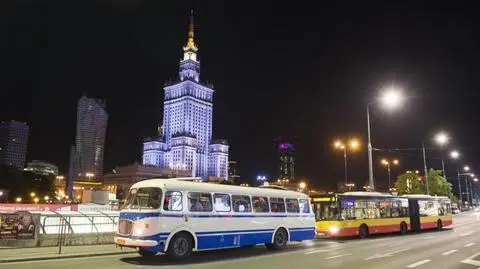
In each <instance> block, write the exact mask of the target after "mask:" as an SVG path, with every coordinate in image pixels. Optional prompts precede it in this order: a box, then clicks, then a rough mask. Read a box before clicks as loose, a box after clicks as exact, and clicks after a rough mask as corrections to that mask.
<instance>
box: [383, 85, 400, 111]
mask: <svg viewBox="0 0 480 269" xmlns="http://www.w3.org/2000/svg"><path fill="white" fill-rule="evenodd" d="M404 99H405V97H404V95H403V93H402V92H401V91H400V90H398V89H396V88H394V87H391V88H389V89H387V90H385V92H383V93H382V95H381V96H380V102H381V103H382V104H383V105H384V106H385V107H386V108H390V109H394V108H397V107H399V106H400V105H401V104H402V103H403V101H404Z"/></svg>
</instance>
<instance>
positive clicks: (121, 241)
mask: <svg viewBox="0 0 480 269" xmlns="http://www.w3.org/2000/svg"><path fill="white" fill-rule="evenodd" d="M113 240H114V242H115V244H117V245H119V246H124V247H155V246H157V245H158V242H157V241H155V240H142V239H132V238H128V237H121V236H115V237H114V238H113Z"/></svg>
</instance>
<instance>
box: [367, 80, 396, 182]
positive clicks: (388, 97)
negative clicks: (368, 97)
mask: <svg viewBox="0 0 480 269" xmlns="http://www.w3.org/2000/svg"><path fill="white" fill-rule="evenodd" d="M404 99H405V97H404V95H403V94H402V92H401V91H399V90H397V89H395V88H394V87H391V88H389V89H388V90H386V91H385V92H384V93H383V94H382V95H381V96H380V98H379V99H378V100H376V101H373V102H370V103H368V104H367V131H368V147H367V148H368V184H369V187H370V188H369V189H370V191H374V190H375V184H374V181H373V159H372V149H373V148H372V140H371V128H370V105H373V104H375V103H377V102H380V103H381V104H383V106H384V107H387V108H389V109H394V108H397V107H398V106H399V105H400V104H402V103H403V100H404Z"/></svg>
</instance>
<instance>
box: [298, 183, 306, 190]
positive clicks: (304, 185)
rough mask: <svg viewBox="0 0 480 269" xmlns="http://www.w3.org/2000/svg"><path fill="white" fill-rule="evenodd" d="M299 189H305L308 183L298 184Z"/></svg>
mask: <svg viewBox="0 0 480 269" xmlns="http://www.w3.org/2000/svg"><path fill="white" fill-rule="evenodd" d="M298 187H300V189H302V190H303V189H305V187H307V183H305V182H300V184H298Z"/></svg>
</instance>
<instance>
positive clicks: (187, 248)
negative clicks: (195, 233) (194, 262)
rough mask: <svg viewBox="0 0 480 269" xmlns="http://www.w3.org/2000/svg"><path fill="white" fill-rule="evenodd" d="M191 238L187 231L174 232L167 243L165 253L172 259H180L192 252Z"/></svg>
mask: <svg viewBox="0 0 480 269" xmlns="http://www.w3.org/2000/svg"><path fill="white" fill-rule="evenodd" d="M192 249H193V239H192V236H191V235H190V234H188V233H179V234H176V235H175V236H174V237H173V238H172V239H171V240H170V243H169V244H168V250H167V255H168V257H169V258H171V259H174V260H181V259H185V258H187V257H189V256H190V255H191V254H192Z"/></svg>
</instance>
